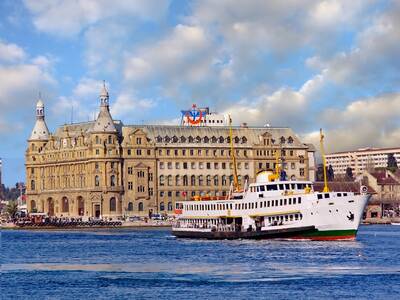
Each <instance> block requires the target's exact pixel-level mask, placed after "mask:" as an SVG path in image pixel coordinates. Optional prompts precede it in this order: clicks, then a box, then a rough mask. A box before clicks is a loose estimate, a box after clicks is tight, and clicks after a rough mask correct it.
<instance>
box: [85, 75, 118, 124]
mask: <svg viewBox="0 0 400 300" xmlns="http://www.w3.org/2000/svg"><path fill="white" fill-rule="evenodd" d="M99 98H100V112H99V115H98V116H97V120H96V122H95V123H94V125H93V127H92V129H91V132H117V129H116V128H115V125H114V121H113V119H112V117H111V114H110V108H109V95H108V91H107V89H106V84H105V82H103V87H102V89H101V91H100V95H99Z"/></svg>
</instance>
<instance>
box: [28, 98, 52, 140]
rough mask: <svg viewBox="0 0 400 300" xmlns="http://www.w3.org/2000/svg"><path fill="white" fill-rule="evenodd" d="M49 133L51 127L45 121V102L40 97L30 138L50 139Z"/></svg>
mask: <svg viewBox="0 0 400 300" xmlns="http://www.w3.org/2000/svg"><path fill="white" fill-rule="evenodd" d="M49 135H50V134H49V129H48V128H47V125H46V121H45V113H44V103H43V101H42V99H41V98H40V97H39V100H38V102H37V104H36V123H35V126H34V127H33V130H32V133H31V136H30V138H29V140H31V141H33V140H41V141H48V140H49Z"/></svg>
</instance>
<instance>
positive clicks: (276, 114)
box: [225, 75, 324, 130]
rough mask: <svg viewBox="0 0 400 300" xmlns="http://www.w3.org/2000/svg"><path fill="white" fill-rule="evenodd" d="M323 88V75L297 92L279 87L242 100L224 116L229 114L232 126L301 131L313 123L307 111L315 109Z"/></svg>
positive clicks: (313, 79)
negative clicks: (275, 127) (265, 126)
mask: <svg viewBox="0 0 400 300" xmlns="http://www.w3.org/2000/svg"><path fill="white" fill-rule="evenodd" d="M323 85H324V75H316V76H314V77H313V78H312V79H310V80H308V81H307V82H305V83H304V84H303V86H302V87H301V88H300V89H299V90H298V91H296V90H293V89H291V88H289V87H283V88H280V89H278V90H276V91H274V92H272V93H270V94H261V95H259V96H258V97H256V99H255V100H248V99H244V100H242V101H241V102H239V103H237V104H233V105H231V107H230V108H229V109H228V110H226V112H225V113H230V114H231V115H232V118H233V121H234V122H235V123H236V124H238V123H248V124H251V125H258V126H260V125H263V124H270V125H271V126H290V127H293V128H295V130H304V129H305V128H306V127H307V126H308V125H310V123H312V122H313V120H312V119H310V107H311V105H315V100H316V98H317V96H318V94H319V91H320V90H321V89H322V88H323Z"/></svg>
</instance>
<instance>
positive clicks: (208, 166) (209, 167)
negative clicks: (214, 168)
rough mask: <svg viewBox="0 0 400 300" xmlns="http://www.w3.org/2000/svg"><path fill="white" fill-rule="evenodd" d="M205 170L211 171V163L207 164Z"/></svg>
mask: <svg viewBox="0 0 400 300" xmlns="http://www.w3.org/2000/svg"><path fill="white" fill-rule="evenodd" d="M207 169H208V170H210V169H211V163H209V162H208V163H207Z"/></svg>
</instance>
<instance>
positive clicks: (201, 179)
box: [199, 175, 204, 185]
mask: <svg viewBox="0 0 400 300" xmlns="http://www.w3.org/2000/svg"><path fill="white" fill-rule="evenodd" d="M203 183H204V182H203V175H199V185H203Z"/></svg>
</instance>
